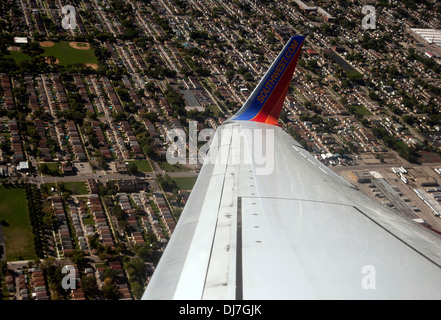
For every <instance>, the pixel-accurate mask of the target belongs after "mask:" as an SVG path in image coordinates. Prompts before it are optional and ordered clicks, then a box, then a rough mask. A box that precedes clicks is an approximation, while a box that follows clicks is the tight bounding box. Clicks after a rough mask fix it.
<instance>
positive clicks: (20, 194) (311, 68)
mask: <svg viewBox="0 0 441 320" xmlns="http://www.w3.org/2000/svg"><path fill="white" fill-rule="evenodd" d="M0 12H1V16H0V30H1V33H0V37H1V38H0V39H1V40H0V44H1V47H0V50H1V52H0V77H1V84H0V297H1V299H2V300H140V299H141V297H142V295H143V293H144V291H145V290H146V287H147V286H148V284H149V281H150V279H151V277H152V275H153V273H154V271H155V268H156V266H157V265H158V261H159V260H160V258H161V255H162V253H163V252H164V250H165V248H166V247H167V244H168V242H169V240H170V238H171V237H172V236H173V233H174V230H175V227H176V225H177V223H178V221H179V218H180V215H181V213H182V211H183V210H184V207H185V204H186V203H187V201H188V199H189V196H190V194H191V191H192V189H193V186H194V184H195V182H196V179H197V177H198V175H199V173H200V170H201V163H200V162H199V161H189V159H187V158H190V159H191V156H194V152H195V150H194V149H193V148H191V147H189V145H190V143H191V142H193V143H194V144H196V145H197V147H198V148H199V147H201V146H202V145H203V144H204V143H206V141H201V139H199V140H198V141H197V142H194V141H187V140H188V139H187V136H189V137H190V140H191V139H192V135H191V132H190V131H191V129H192V128H196V129H197V130H198V132H202V130H204V129H211V130H216V129H217V128H218V127H219V126H221V125H222V124H223V123H224V122H225V121H226V120H228V119H229V118H230V117H232V116H233V115H234V114H236V112H237V111H238V110H239V109H240V108H241V107H242V106H243V105H244V103H245V102H246V101H247V99H248V97H249V96H250V95H251V94H252V92H253V90H254V88H255V87H256V86H257V84H258V83H259V81H260V79H261V78H262V76H263V75H264V74H265V73H266V71H267V70H268V68H269V67H270V66H271V64H272V62H273V61H274V59H275V58H276V57H277V55H278V53H279V52H280V51H281V49H282V48H283V46H284V45H285V43H287V41H288V40H289V39H290V38H291V37H292V36H296V35H302V36H305V37H306V38H305V42H304V44H303V47H302V51H301V54H300V58H299V60H298V64H297V67H296V69H295V72H294V77H293V80H292V81H291V84H290V86H289V90H288V93H287V97H286V100H285V102H284V104H283V109H282V113H281V115H280V118H279V125H280V126H281V128H283V130H284V131H286V132H288V133H289V134H290V135H291V136H292V137H293V138H294V139H295V140H296V141H297V142H299V143H300V145H301V146H302V147H303V148H304V149H305V150H307V151H308V152H310V153H311V154H312V155H313V156H314V157H315V158H316V159H317V160H319V161H320V162H321V163H323V164H325V165H326V166H328V167H329V168H330V169H331V170H332V171H334V172H335V173H336V174H338V175H341V176H342V177H343V178H344V179H345V180H346V181H347V182H349V183H350V184H352V185H353V186H354V188H357V189H359V190H360V191H361V192H363V193H364V194H366V195H367V196H368V197H371V198H372V199H374V201H376V202H378V203H379V204H382V205H384V206H385V207H388V208H391V209H392V210H394V212H395V213H396V214H397V215H401V216H404V217H406V218H409V219H411V220H413V221H414V222H415V223H418V224H422V225H423V226H425V227H427V228H428V229H430V230H431V231H432V232H434V233H438V234H441V2H438V1H436V0H420V1H408V0H406V1H392V0H383V1H367V0H352V1H351V0H336V1H326V0H308V1H303V2H302V1H300V0H288V1H268V0H206V1H202V0H138V1H136V0H118V1H117V0H90V1H88V0H70V1H62V0H5V1H2V2H1V3H0ZM176 132H181V133H183V134H184V137H179V138H183V139H184V141H186V150H184V151H183V154H181V155H182V156H183V158H184V159H187V161H186V163H181V162H178V163H172V162H171V161H170V158H169V157H168V155H169V154H168V153H167V151H168V150H169V148H170V146H171V145H173V144H174V142H175V141H176V140H177V139H174V138H173V137H175V138H176V136H175V135H176ZM170 136H172V138H170ZM196 152H197V150H196Z"/></svg>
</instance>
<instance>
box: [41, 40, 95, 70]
mask: <svg viewBox="0 0 441 320" xmlns="http://www.w3.org/2000/svg"><path fill="white" fill-rule="evenodd" d="M45 43H50V41H45ZM52 44H53V45H51V46H50V44H46V45H42V48H43V49H44V53H43V54H42V55H43V56H45V57H51V56H53V57H55V58H57V59H58V63H59V64H60V65H62V66H68V65H72V64H76V63H80V64H85V65H87V64H95V65H98V59H97V58H96V56H95V54H94V52H93V48H91V47H90V45H89V44H88V43H84V42H80V43H79V42H70V41H60V42H52ZM71 44H72V45H71Z"/></svg>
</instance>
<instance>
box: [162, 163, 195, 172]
mask: <svg viewBox="0 0 441 320" xmlns="http://www.w3.org/2000/svg"><path fill="white" fill-rule="evenodd" d="M160 165H161V167H162V169H164V171H167V172H179V171H192V170H193V169H191V168H189V167H186V166H184V165H182V164H179V163H176V164H170V163H168V162H167V161H162V162H160Z"/></svg>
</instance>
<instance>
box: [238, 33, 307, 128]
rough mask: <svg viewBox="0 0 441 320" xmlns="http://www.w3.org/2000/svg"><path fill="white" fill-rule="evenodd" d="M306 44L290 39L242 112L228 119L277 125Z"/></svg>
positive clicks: (241, 109)
mask: <svg viewBox="0 0 441 320" xmlns="http://www.w3.org/2000/svg"><path fill="white" fill-rule="evenodd" d="M304 41H305V37H304V36H295V37H291V39H289V41H288V42H287V43H286V45H285V46H284V47H283V49H282V51H281V52H280V54H279V55H278V57H277V59H276V60H275V61H274V62H273V64H272V65H271V67H270V68H269V70H268V71H267V73H266V74H265V76H264V77H263V78H262V80H260V82H259V84H258V86H257V87H256V89H254V91H253V93H252V94H251V96H250V97H249V98H248V100H247V101H246V102H245V104H244V105H243V107H242V108H240V110H239V111H238V112H237V113H236V114H235V115H234V116H233V117H231V118H230V119H231V120H245V121H257V122H263V123H269V124H277V123H278V120H279V115H280V112H281V110H282V107H283V103H284V101H285V97H286V93H287V92H288V89H289V84H290V82H291V79H292V75H293V73H294V70H295V68H296V65H297V60H298V59H299V56H300V51H301V48H302V46H303V42H304Z"/></svg>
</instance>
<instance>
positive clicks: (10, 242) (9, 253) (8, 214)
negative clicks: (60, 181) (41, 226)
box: [0, 187, 37, 261]
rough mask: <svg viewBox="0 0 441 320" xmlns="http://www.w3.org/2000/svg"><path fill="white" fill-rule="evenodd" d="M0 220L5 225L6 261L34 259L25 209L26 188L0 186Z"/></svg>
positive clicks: (29, 226)
mask: <svg viewBox="0 0 441 320" xmlns="http://www.w3.org/2000/svg"><path fill="white" fill-rule="evenodd" d="M0 199H7V201H0V221H1V220H4V221H5V222H6V225H5V226H3V231H4V234H5V240H6V259H7V261H16V260H28V259H35V258H36V257H37V256H36V254H35V249H34V235H33V233H32V227H31V224H30V221H29V215H28V210H27V201H26V190H25V188H20V187H16V188H14V187H10V188H6V187H0Z"/></svg>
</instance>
